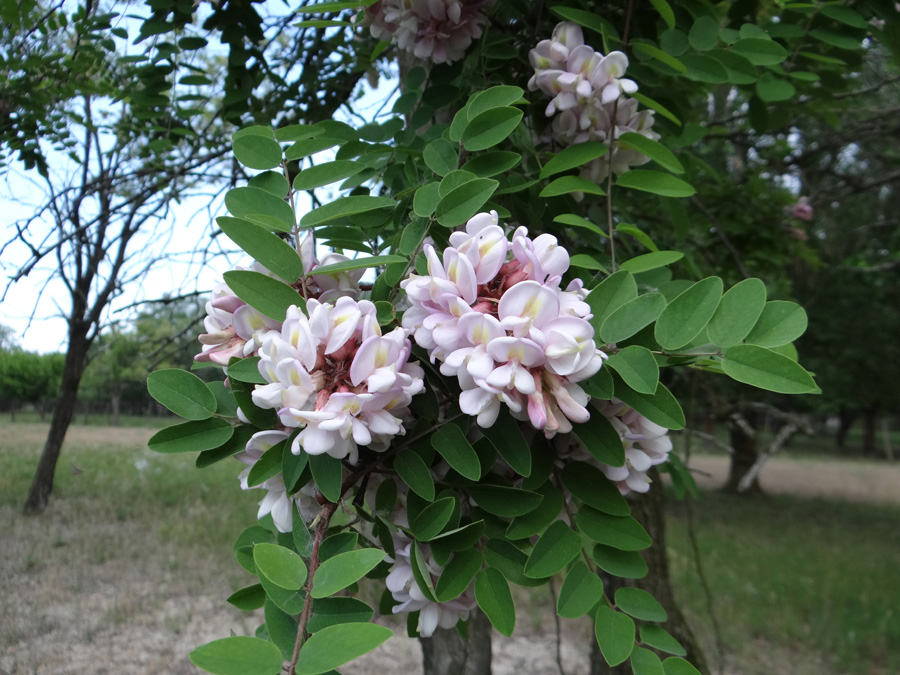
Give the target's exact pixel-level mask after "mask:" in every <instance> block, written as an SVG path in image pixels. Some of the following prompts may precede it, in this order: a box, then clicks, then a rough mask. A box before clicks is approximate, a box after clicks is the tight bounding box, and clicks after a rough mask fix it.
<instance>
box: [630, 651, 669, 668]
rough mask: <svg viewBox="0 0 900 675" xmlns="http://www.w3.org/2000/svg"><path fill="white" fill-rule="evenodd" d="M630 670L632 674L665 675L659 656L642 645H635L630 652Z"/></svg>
mask: <svg viewBox="0 0 900 675" xmlns="http://www.w3.org/2000/svg"><path fill="white" fill-rule="evenodd" d="M631 670H632V672H633V673H634V675H665V671H664V670H663V665H662V661H660V660H659V657H658V656H657V655H656V654H654V653H653V652H651V651H650V650H649V649H644V648H643V647H635V648H634V651H633V652H631Z"/></svg>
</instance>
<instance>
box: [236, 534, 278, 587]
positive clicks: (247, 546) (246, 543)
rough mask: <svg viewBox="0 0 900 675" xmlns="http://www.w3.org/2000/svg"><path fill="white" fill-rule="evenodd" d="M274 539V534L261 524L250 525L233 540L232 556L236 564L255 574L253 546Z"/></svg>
mask: <svg viewBox="0 0 900 675" xmlns="http://www.w3.org/2000/svg"><path fill="white" fill-rule="evenodd" d="M274 540H275V535H274V534H273V533H272V532H271V531H269V530H267V529H266V528H264V527H263V526H262V525H251V526H250V527H248V528H247V529H246V530H244V531H243V532H241V533H240V535H238V538H237V539H236V540H235V542H234V548H233V550H234V557H235V560H237V561H238V564H239V565H240V566H241V567H243V568H244V570H245V571H247V572H249V573H250V574H253V575H254V576H255V575H256V563H254V562H253V546H254V545H255V544H257V543H258V542H262V541H267V542H271V541H274Z"/></svg>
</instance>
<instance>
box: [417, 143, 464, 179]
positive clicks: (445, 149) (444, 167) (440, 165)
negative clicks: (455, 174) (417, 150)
mask: <svg viewBox="0 0 900 675" xmlns="http://www.w3.org/2000/svg"><path fill="white" fill-rule="evenodd" d="M456 147H457V146H456V145H455V144H453V143H451V142H450V141H448V140H447V139H446V138H436V139H434V140H433V141H431V143H429V144H428V145H426V146H425V150H424V152H423V153H422V158H423V159H424V160H425V165H426V166H427V167H428V168H429V169H431V170H432V171H434V172H435V173H436V174H437V175H438V176H446V175H447V174H448V173H450V172H451V171H455V170H456V169H457V168H458V167H457V166H456V165H457V164H458V163H459V155H458V154H457V152H456Z"/></svg>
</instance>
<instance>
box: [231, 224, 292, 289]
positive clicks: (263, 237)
mask: <svg viewBox="0 0 900 675" xmlns="http://www.w3.org/2000/svg"><path fill="white" fill-rule="evenodd" d="M216 222H217V223H218V225H219V227H220V228H221V229H222V232H224V233H225V234H226V235H228V238H229V239H231V241H233V242H234V243H235V244H237V245H238V246H240V247H241V248H242V249H243V250H244V251H246V252H247V253H248V254H249V255H251V256H252V257H253V259H254V260H256V261H257V262H259V263H260V264H261V265H262V266H263V267H265V268H266V269H267V270H269V271H270V272H272V273H274V274H277V275H278V276H279V277H281V278H282V279H284V280H285V281H287V282H288V283H294V282H295V281H297V279H299V278H300V277H301V276H303V263H302V262H301V261H300V256H299V255H297V251H295V250H294V248H293V247H292V246H291V245H290V244H288V243H287V242H285V241H284V240H283V239H281V237H279V236H277V235H275V234H272V233H271V232H269V231H268V230H266V229H265V228H264V227H261V226H260V225H256V224H254V223H250V222H246V221H241V220H239V219H237V218H218V219H217V220H216Z"/></svg>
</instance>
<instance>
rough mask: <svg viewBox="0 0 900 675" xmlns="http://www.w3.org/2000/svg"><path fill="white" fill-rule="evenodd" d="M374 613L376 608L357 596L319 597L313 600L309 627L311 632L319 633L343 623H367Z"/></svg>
mask: <svg viewBox="0 0 900 675" xmlns="http://www.w3.org/2000/svg"><path fill="white" fill-rule="evenodd" d="M374 613H375V610H373V609H372V608H371V607H370V606H369V605H367V604H366V603H364V602H363V601H362V600H357V599H356V598H343V597H337V598H319V599H318V600H313V603H312V616H311V617H310V619H309V625H308V629H309V632H310V633H318V632H319V631H320V630H322V629H323V628H328V626H337V625H338V624H342V623H367V622H368V621H369V620H370V619H371V618H372V615H373V614H374Z"/></svg>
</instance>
